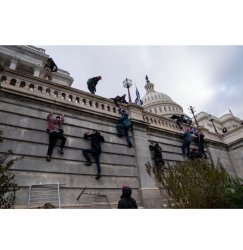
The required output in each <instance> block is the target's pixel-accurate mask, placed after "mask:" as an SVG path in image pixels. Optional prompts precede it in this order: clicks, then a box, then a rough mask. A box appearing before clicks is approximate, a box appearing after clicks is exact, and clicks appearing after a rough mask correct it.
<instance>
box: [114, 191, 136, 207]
mask: <svg viewBox="0 0 243 250" xmlns="http://www.w3.org/2000/svg"><path fill="white" fill-rule="evenodd" d="M131 194H132V189H131V188H130V187H124V188H123V189H122V195H121V199H120V201H119V202H118V208H125V209H128V208H138V206H137V202H136V201H135V200H134V199H133V198H132V197H131Z"/></svg>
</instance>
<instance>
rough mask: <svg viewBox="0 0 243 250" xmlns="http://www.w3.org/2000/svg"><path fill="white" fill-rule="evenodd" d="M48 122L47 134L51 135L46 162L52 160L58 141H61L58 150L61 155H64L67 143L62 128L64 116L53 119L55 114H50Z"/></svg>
mask: <svg viewBox="0 0 243 250" xmlns="http://www.w3.org/2000/svg"><path fill="white" fill-rule="evenodd" d="M47 121H48V128H47V132H48V133H49V146H48V150H47V155H46V160H47V161H50V160H51V155H52V151H53V148H54V147H55V145H56V142H57V140H58V139H60V140H61V144H60V147H59V148H58V152H59V154H61V155H63V154H64V152H63V148H64V146H65V143H66V138H65V137H64V135H63V129H62V128H61V126H62V124H63V122H64V114H62V115H61V116H59V115H58V116H56V118H54V117H53V113H49V114H48V116H47Z"/></svg>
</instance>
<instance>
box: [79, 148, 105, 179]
mask: <svg viewBox="0 0 243 250" xmlns="http://www.w3.org/2000/svg"><path fill="white" fill-rule="evenodd" d="M89 154H92V155H93V156H94V159H95V163H96V167H97V173H98V175H99V174H100V173H101V167H100V154H101V153H100V152H97V151H96V150H95V149H93V148H90V149H84V150H83V155H84V158H85V159H86V161H88V162H91V159H90V157H89Z"/></svg>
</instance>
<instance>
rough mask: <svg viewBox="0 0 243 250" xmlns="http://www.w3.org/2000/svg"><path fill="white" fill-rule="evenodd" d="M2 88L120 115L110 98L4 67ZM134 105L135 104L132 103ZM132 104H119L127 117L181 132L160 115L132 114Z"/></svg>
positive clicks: (94, 110)
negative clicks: (128, 115) (128, 112)
mask: <svg viewBox="0 0 243 250" xmlns="http://www.w3.org/2000/svg"><path fill="white" fill-rule="evenodd" d="M0 83H1V88H4V89H6V90H11V91H14V92H16V93H21V94H25V95H31V96H33V97H36V98H42V99H46V100H48V101H51V102H54V103H60V104H64V105H68V106H70V105H71V106H72V107H74V108H81V109H82V110H89V111H92V112H96V113H100V114H101V115H107V116H110V117H116V118H117V117H120V114H119V112H118V107H117V106H116V105H115V104H114V102H113V101H112V100H110V99H107V98H103V97H101V96H97V95H92V94H89V93H87V92H84V91H81V90H78V89H75V88H71V87H67V86H63V85H60V84H56V83H53V82H50V81H47V80H44V79H41V78H38V77H33V76H31V77H30V76H26V75H23V74H21V73H18V72H16V71H13V70H9V69H7V70H4V71H3V72H1V73H0ZM135 106H136V105H135ZM135 106H134V104H132V105H129V108H128V107H127V105H123V104H120V107H121V108H122V109H125V110H128V109H129V111H130V116H131V118H132V119H133V117H136V119H135V120H137V121H138V122H139V121H143V122H145V123H147V124H149V126H151V127H155V128H157V129H163V130H168V131H171V132H176V133H181V130H180V128H179V127H178V125H177V124H176V122H175V121H173V120H170V119H167V118H163V117H161V116H159V115H156V114H152V113H150V112H148V111H145V110H144V109H141V107H139V108H140V109H141V111H140V112H141V116H135V115H134V114H135V113H136V107H135ZM133 112H134V114H133Z"/></svg>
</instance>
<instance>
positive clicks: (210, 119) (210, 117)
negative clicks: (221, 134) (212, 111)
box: [208, 115, 218, 134]
mask: <svg viewBox="0 0 243 250" xmlns="http://www.w3.org/2000/svg"><path fill="white" fill-rule="evenodd" d="M208 120H209V121H211V122H212V124H213V127H214V131H215V132H216V133H217V134H218V131H217V129H216V127H215V125H214V122H213V121H214V118H213V116H212V115H208Z"/></svg>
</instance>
